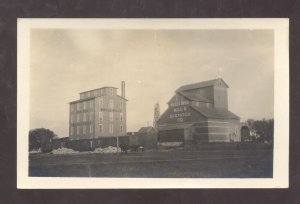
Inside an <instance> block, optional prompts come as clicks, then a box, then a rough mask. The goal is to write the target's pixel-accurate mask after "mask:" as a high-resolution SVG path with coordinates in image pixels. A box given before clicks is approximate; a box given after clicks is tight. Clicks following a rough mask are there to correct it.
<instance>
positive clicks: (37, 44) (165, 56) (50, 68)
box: [30, 29, 274, 137]
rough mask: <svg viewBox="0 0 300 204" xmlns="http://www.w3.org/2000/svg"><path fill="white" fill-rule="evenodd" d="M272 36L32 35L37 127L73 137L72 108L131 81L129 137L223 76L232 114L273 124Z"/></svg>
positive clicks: (81, 32)
mask: <svg viewBox="0 0 300 204" xmlns="http://www.w3.org/2000/svg"><path fill="white" fill-rule="evenodd" d="M273 41H274V36H273V31H271V30H70V29H69V30H58V29H56V30H55V29H52V30H50V29H43V30H42V29H39V30H37V29H36V30H31V42H30V49H31V53H30V54H31V57H30V60H31V62H30V63H31V64H30V128H31V129H32V128H40V127H45V128H49V129H51V130H53V131H54V132H55V133H56V134H58V135H59V136H60V137H65V136H68V128H69V127H68V121H69V118H68V117H69V104H68V103H69V102H70V101H73V100H77V99H79V93H80V92H83V91H86V90H90V89H95V88H100V87H103V86H115V87H117V88H119V89H118V93H119V94H120V85H121V81H122V80H124V81H125V82H126V98H127V99H128V103H127V131H137V130H138V129H139V128H140V127H142V126H147V125H152V120H153V114H154V104H155V103H156V102H158V103H159V104H160V107H161V113H163V112H164V111H165V110H166V108H167V105H166V103H167V102H168V100H169V99H170V98H171V97H172V96H173V95H174V91H175V90H176V89H177V88H178V87H179V86H181V85H185V84H189V83H195V82H200V81H205V80H210V79H213V78H217V77H218V70H221V77H222V78H223V79H224V80H225V82H226V83H227V84H228V85H229V89H228V101H229V110H230V111H232V112H233V113H235V114H237V115H238V116H240V117H241V120H242V121H244V120H247V119H249V118H253V119H262V118H273V104H274V101H273V100H274V99H273V98H274V55H273V54H274V53H273V52H274V42H273Z"/></svg>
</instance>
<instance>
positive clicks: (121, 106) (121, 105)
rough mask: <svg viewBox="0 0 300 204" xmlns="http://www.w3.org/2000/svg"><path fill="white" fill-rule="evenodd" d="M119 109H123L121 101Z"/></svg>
mask: <svg viewBox="0 0 300 204" xmlns="http://www.w3.org/2000/svg"><path fill="white" fill-rule="evenodd" d="M120 109H121V110H123V101H121V102H120Z"/></svg>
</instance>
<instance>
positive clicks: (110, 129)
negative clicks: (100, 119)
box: [99, 124, 124, 133]
mask: <svg viewBox="0 0 300 204" xmlns="http://www.w3.org/2000/svg"><path fill="white" fill-rule="evenodd" d="M123 131H124V130H123V125H120V133H123ZM99 132H103V125H102V124H99ZM109 133H114V125H113V124H109Z"/></svg>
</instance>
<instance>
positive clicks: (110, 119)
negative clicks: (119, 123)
mask: <svg viewBox="0 0 300 204" xmlns="http://www.w3.org/2000/svg"><path fill="white" fill-rule="evenodd" d="M113 120H114V112H109V121H113Z"/></svg>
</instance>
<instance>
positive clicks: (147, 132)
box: [137, 126, 158, 149]
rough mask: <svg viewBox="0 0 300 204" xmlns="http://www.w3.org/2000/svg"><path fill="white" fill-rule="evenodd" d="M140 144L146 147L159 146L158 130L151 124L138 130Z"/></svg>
mask: <svg viewBox="0 0 300 204" xmlns="http://www.w3.org/2000/svg"><path fill="white" fill-rule="evenodd" d="M137 134H138V136H139V142H140V145H141V146H143V147H144V148H145V149H156V148H157V136H158V131H157V130H156V129H155V128H153V127H151V126H149V127H142V128H141V129H140V130H139V131H138V132H137Z"/></svg>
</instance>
